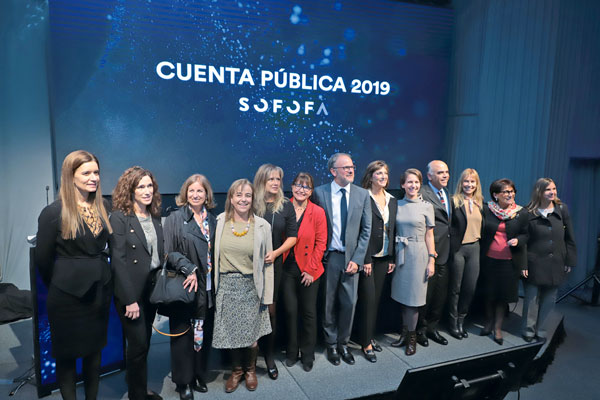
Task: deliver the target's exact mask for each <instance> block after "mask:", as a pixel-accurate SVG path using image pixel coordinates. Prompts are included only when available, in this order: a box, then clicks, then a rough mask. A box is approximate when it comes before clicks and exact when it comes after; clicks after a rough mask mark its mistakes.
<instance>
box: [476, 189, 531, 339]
mask: <svg viewBox="0 0 600 400" xmlns="http://www.w3.org/2000/svg"><path fill="white" fill-rule="evenodd" d="M516 194H517V189H516V188H515V184H514V183H513V181H511V180H510V179H506V178H504V179H498V180H495V181H494V182H492V184H491V185H490V195H491V197H492V200H491V201H489V202H488V203H487V204H485V205H484V207H483V220H484V225H483V233H482V237H481V261H482V265H481V267H482V268H481V284H482V285H483V289H484V298H485V310H486V312H485V314H486V321H485V324H484V326H483V329H482V330H481V333H480V335H481V336H487V335H489V334H490V333H492V329H493V339H494V341H495V342H496V343H498V344H499V345H502V343H503V338H502V322H503V320H504V312H505V310H506V306H507V304H508V303H514V302H516V301H517V300H518V287H519V274H520V271H521V270H523V269H525V268H527V247H526V235H527V222H528V217H527V210H526V209H524V208H523V207H521V206H519V205H517V204H516V203H515V195H516Z"/></svg>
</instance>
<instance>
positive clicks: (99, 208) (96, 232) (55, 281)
mask: <svg viewBox="0 0 600 400" xmlns="http://www.w3.org/2000/svg"><path fill="white" fill-rule="evenodd" d="M111 233H112V228H111V226H110V223H109V221H108V214H107V213H106V208H105V206H104V204H103V201H102V192H101V190H100V168H99V163H98V159H97V158H96V156H94V155H93V154H91V153H89V152H87V151H84V150H77V151H74V152H72V153H70V154H69V155H67V157H66V158H65V160H64V161H63V165H62V171H61V182H60V194H59V199H58V200H57V201H55V202H54V203H52V204H50V205H49V206H47V207H46V208H44V210H42V213H41V214H40V217H39V219H38V232H37V245H36V249H35V262H36V265H37V266H38V268H39V270H40V274H41V276H42V278H43V280H44V283H45V284H46V286H48V299H47V303H46V304H47V308H48V320H49V322H50V335H51V338H52V356H53V357H54V358H55V359H56V377H57V380H58V385H59V388H60V393H61V395H62V397H63V398H64V399H67V400H71V399H75V398H76V394H75V384H76V383H77V370H76V360H77V358H80V357H81V358H83V363H82V364H83V382H84V388H85V397H86V399H95V398H96V397H97V395H98V384H99V381H100V363H101V357H102V348H103V347H104V346H105V345H106V334H107V327H108V313H109V308H110V300H111V295H112V285H111V271H110V267H109V265H108V259H107V255H106V254H105V252H104V250H105V249H106V245H107V242H108V238H109V235H110V234H111Z"/></svg>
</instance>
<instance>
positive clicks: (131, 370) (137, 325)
mask: <svg viewBox="0 0 600 400" xmlns="http://www.w3.org/2000/svg"><path fill="white" fill-rule="evenodd" d="M115 306H116V307H117V310H118V311H119V317H120V318H121V325H122V326H123V332H124V333H125V339H126V340H127V351H126V357H127V358H126V360H127V363H126V365H127V372H126V375H125V380H126V381H127V388H128V396H129V398H130V399H135V400H138V399H142V400H143V399H145V398H146V393H147V383H148V365H147V359H148V351H149V349H150V339H151V338H152V322H153V321H154V316H155V315H156V307H155V306H153V305H152V304H150V303H149V302H147V301H140V302H138V306H139V307H140V316H139V318H137V319H134V320H132V319H130V318H127V317H125V315H124V314H125V304H122V303H120V302H119V301H118V300H117V299H115Z"/></svg>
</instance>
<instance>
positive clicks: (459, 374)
mask: <svg viewBox="0 0 600 400" xmlns="http://www.w3.org/2000/svg"><path fill="white" fill-rule="evenodd" d="M543 343H544V342H541V341H540V342H536V343H529V344H526V345H523V346H517V347H512V348H509V349H505V350H499V351H494V352H491V353H485V354H481V355H478V356H473V357H467V358H461V359H457V360H452V361H448V362H444V363H440V364H434V365H429V366H425V367H420V368H413V369H409V370H408V371H406V374H405V375H404V378H403V379H402V382H401V383H400V386H398V390H397V391H396V393H395V395H394V397H393V398H395V399H401V400H417V399H418V400H434V399H435V400H488V399H489V400H495V399H503V398H504V397H505V396H506V394H507V393H508V392H509V391H511V390H516V389H518V388H519V387H520V385H521V379H522V377H523V374H524V373H525V372H526V371H527V369H528V367H529V366H530V364H531V362H532V361H533V359H534V357H535V356H536V354H537V353H538V352H539V350H540V348H541V347H542V345H543Z"/></svg>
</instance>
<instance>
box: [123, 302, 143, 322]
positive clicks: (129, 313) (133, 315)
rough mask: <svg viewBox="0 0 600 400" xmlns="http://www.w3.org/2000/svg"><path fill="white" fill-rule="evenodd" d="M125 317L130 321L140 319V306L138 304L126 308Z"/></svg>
mask: <svg viewBox="0 0 600 400" xmlns="http://www.w3.org/2000/svg"><path fill="white" fill-rule="evenodd" d="M125 317H127V318H129V319H138V318H139V317H140V306H138V303H137V302H135V303H131V304H130V305H128V306H125Z"/></svg>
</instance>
